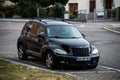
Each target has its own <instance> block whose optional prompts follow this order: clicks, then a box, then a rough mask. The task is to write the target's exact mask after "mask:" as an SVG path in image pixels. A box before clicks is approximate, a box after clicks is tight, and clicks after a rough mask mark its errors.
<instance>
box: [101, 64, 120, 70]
mask: <svg viewBox="0 0 120 80" xmlns="http://www.w3.org/2000/svg"><path fill="white" fill-rule="evenodd" d="M101 67H102V68H105V69H108V70H114V71H117V72H120V69H116V68H111V67H108V66H102V65H101Z"/></svg>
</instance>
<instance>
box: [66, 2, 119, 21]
mask: <svg viewBox="0 0 120 80" xmlns="http://www.w3.org/2000/svg"><path fill="white" fill-rule="evenodd" d="M117 7H120V0H69V1H68V3H67V4H66V6H65V8H66V11H68V12H69V13H71V14H73V13H74V12H75V11H78V14H80V13H81V12H83V11H84V12H85V13H86V14H87V19H94V17H95V14H94V13H95V10H101V11H104V10H109V11H107V13H106V14H107V16H109V15H111V14H110V10H111V9H114V8H117ZM99 14H100V13H99ZM101 14H102V13H101Z"/></svg>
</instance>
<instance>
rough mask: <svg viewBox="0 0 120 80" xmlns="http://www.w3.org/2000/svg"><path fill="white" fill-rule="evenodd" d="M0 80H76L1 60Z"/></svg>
mask: <svg viewBox="0 0 120 80" xmlns="http://www.w3.org/2000/svg"><path fill="white" fill-rule="evenodd" d="M0 80H75V79H74V78H71V77H69V76H64V75H58V74H53V73H50V72H45V71H41V70H37V69H32V68H30V67H25V66H22V65H16V64H13V63H11V62H8V61H4V60H1V59H0Z"/></svg>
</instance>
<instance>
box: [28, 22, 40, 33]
mask: <svg viewBox="0 0 120 80" xmlns="http://www.w3.org/2000/svg"><path fill="white" fill-rule="evenodd" d="M29 26H30V27H31V29H30V32H31V33H32V34H36V32H37V27H38V23H37V22H32V24H31V25H29Z"/></svg>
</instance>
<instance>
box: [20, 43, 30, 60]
mask: <svg viewBox="0 0 120 80" xmlns="http://www.w3.org/2000/svg"><path fill="white" fill-rule="evenodd" d="M18 58H19V59H21V60H26V59H27V58H28V55H27V54H26V53H25V47H24V46H23V45H22V44H20V45H19V46H18Z"/></svg>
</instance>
